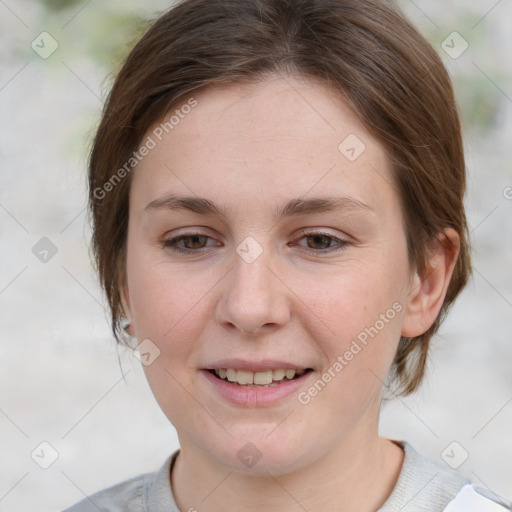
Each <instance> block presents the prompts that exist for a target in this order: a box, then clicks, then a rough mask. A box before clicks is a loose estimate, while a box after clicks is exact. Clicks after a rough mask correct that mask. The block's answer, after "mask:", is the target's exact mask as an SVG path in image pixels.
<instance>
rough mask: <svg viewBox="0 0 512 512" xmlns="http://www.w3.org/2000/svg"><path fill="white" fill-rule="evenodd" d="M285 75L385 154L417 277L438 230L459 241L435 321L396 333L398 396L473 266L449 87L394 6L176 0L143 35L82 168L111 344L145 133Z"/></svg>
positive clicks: (118, 328) (418, 372)
mask: <svg viewBox="0 0 512 512" xmlns="http://www.w3.org/2000/svg"><path fill="white" fill-rule="evenodd" d="M283 71H284V72H288V73H292V74H295V75H297V76H304V77H314V78H320V79H321V80H323V81H324V83H326V84H328V85H330V86H333V87H335V88H336V89H337V90H338V91H339V93H340V95H341V97H342V98H343V99H344V100H345V101H346V102H347V103H348V104H349V105H350V107H351V108H352V109H353V110H354V112H355V113H356V114H357V115H358V117H359V118H360V119H361V121H362V122H363V123H364V125H365V126H366V127H367V129H368V130H369V131H370V132H371V133H372V134H373V135H374V136H375V137H376V138H377V139H378V140H379V141H380V142H381V143H382V145H383V146H384V148H385V149H386V152H387V155H388V158H389V160H390V162H391V164H392V168H393V173H394V181H395V183H394V186H395V187H396V189H397V193H398V195H399V197H400V200H401V206H402V211H403V216H404V221H405V231H406V237H407V246H408V255H409V262H410V265H411V268H413V269H415V270H416V271H418V272H420V273H423V272H425V268H426V262H427V258H428V256H429V250H430V247H431V244H432V242H433V241H435V238H436V235H437V234H438V233H439V232H441V231H442V230H443V229H444V228H447V227H450V228H453V229H455V230H456V231H457V233H458V234H459V236H460V252H459V255H458V259H457V262H456V265H455V270H454V273H453V276H452V279H451V282H450V285H449V288H448V291H447V295H446V298H445V301H444V304H443V306H442V308H441V311H440V313H439V315H438V318H437V319H436V321H435V322H434V324H433V325H432V326H431V327H430V329H428V331H427V332H425V333H424V334H423V335H421V336H418V337H416V338H402V339H401V340H400V343H399V346H398V350H397V353H396V356H395V360H394V362H393V365H392V368H391V372H390V375H391V376H392V377H393V381H394V382H395V384H397V385H398V388H399V389H400V391H401V393H402V394H409V393H411V392H412V391H414V390H415V389H416V388H417V387H418V386H419V384H420V382H421V380H422V378H423V376H424V373H425V365H426V361H427V354H428V347H429V342H430V339H431V337H432V335H433V334H434V333H435V332H436V331H437V329H438V328H439V325H440V323H441V321H442V320H443V318H444V316H445V314H446V312H447V310H448V308H449V307H450V306H451V304H452V303H453V301H454V300H455V298H456V297H457V295H458V294H459V292H460V291H461V290H462V288H463V287H464V285H465V284H466V282H467V280H468V277H469V275H470V273H471V265H470V255H469V245H468V230H467V223H466V217H465V212H464V205H463V198H464V193H465V186H466V177H465V163H464V154H463V145H462V136H461V126H460V120H459V115H458V111H457V107H456V103H455V99H454V94H453V88H452V84H451V81H450V78H449V76H448V74H447V71H446V69H445V67H444V66H443V64H442V62H441V59H440V58H439V56H438V55H437V54H436V52H435V51H434V49H433V48H432V47H431V46H430V44H429V43H428V42H427V41H426V40H425V39H424V38H423V36H422V35H421V34H420V33H419V32H418V31H417V30H416V29H415V28H414V27H413V26H412V25H411V23H410V22H409V21H408V20H407V19H406V18H405V17H404V16H403V14H402V13H401V12H400V11H399V9H398V8H397V7H396V6H395V5H394V3H393V2H391V1H378V0H184V1H181V2H179V3H178V4H176V5H175V6H174V7H172V8H171V9H170V10H169V11H167V12H166V13H165V14H163V15H162V16H161V17H160V18H158V19H157V20H156V21H155V22H154V23H153V24H152V25H151V26H150V27H149V29H148V30H147V32H146V33H145V35H144V36H143V37H142V38H141V39H140V41H139V42H138V43H137V44H136V46H135V47H134V48H133V50H132V51H131V52H130V54H129V55H128V57H127V59H126V61H125V62H124V65H123V66H122V68H121V70H120V71H119V73H118V74H117V77H116V79H115V82H114V85H113V87H112V90H111V92H110V95H109V97H108V99H107V102H106V104H105V107H104V111H103V116H102V119H101V123H100V125H99V128H98V131H97V134H96V137H95V139H94V142H93V147H92V150H91V154H90V161H89V207H90V213H91V217H92V223H93V238H92V251H93V253H94V256H95V261H96V266H97V271H98V275H99V278H100V281H101V284H102V286H103V288H104V290H105V292H106V296H107V299H108V302H109V306H110V309H111V314H112V330H113V333H114V336H115V337H116V339H117V340H118V342H120V343H123V330H122V321H123V317H124V313H123V308H122V304H121V295H120V293H121V290H120V283H123V282H124V277H125V251H126V241H127V228H128V211H129V189H130V182H131V175H132V173H130V172H129V171H130V168H129V167H128V168H127V167H126V163H127V162H129V161H131V160H130V159H131V158H133V153H134V152H135V151H136V150H137V148H138V146H139V144H141V141H142V137H143V136H144V134H145V133H146V131H147V130H148V128H149V127H150V125H152V124H153V123H154V122H156V121H158V120H160V119H161V118H162V116H163V115H164V114H166V113H167V112H168V111H169V109H170V108H171V107H173V106H175V105H177V104H178V103H179V102H181V101H183V100H185V99H186V98H187V97H190V95H192V93H193V92H195V91H198V90H199V89H202V88H205V87H207V86H208V85H211V84H220V83H225V84H231V83H254V82H256V81H258V80H264V79H265V77H268V76H269V74H271V73H280V72H283ZM340 142H341V141H340ZM123 166H124V167H123ZM134 167H136V165H135V166H134ZM122 168H124V169H125V171H124V172H122V171H121V169H122ZM376 179H377V178H376ZM444 243H446V242H444Z"/></svg>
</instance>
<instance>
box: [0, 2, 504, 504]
mask: <svg viewBox="0 0 512 512" xmlns="http://www.w3.org/2000/svg"><path fill="white" fill-rule="evenodd" d="M171 4H172V2H169V1H160V0H154V1H152V2H144V1H142V0H131V1H130V2H122V1H121V0H108V1H101V2H100V1H98V0H88V1H87V0H71V1H69V0H44V1H42V0H39V1H37V2H36V1H30V0H0V31H1V33H2V34H3V36H2V39H3V44H2V45H1V46H0V125H1V131H0V173H1V174H0V244H1V245H0V247H1V250H0V333H1V337H2V338H1V343H0V432H1V436H2V438H1V439H2V444H1V446H2V448H1V450H2V451H1V456H0V510H1V511H4V512H10V511H19V510H23V511H24V512H31V511H36V510H37V511H39V512H41V511H43V512H46V511H57V510H61V509H63V508H65V507H67V506H70V505H71V504H72V503H75V502H76V501H78V500H80V499H82V498H84V497H85V495H88V494H91V493H93V492H95V491H97V490H100V489H103V488H105V487H107V486H110V485H113V484H115V483H117V482H120V481H121V480H124V479H126V478H130V477H132V476H135V475H137V474H140V473H143V472H147V471H154V470H156V469H157V468H159V467H160V465H161V464H162V463H163V461H164V460H165V458H166V457H167V456H168V455H169V454H170V453H171V452H172V451H174V450H175V449H176V448H177V447H178V441H177V437H176V433H175V431H174V428H173V427H172V426H171V425H170V424H169V422H168V420H167V419H166V418H165V416H164V415H163V413H162V412H161V410H160V409H159V407H158V405H157V403H156V401H155V399H154V398H153V396H152V394H151V392H150V390H149V387H148V385H147V383H146V380H145V378H144V374H143V372H142V370H141V367H140V363H139V361H138V360H137V359H136V358H135V357H134V355H133V353H132V352H131V351H128V350H127V349H121V348H117V347H116V344H115V342H114V340H113V338H112V336H111V334H110V330H109V325H110V324H109V319H108V315H107V313H106V309H105V301H104V299H103V296H102V293H101V290H100V289H99V286H98V284H97V280H96V277H95V275H94V273H93V270H92V266H91V261H90V257H89V249H88V243H89V238H90V229H89V225H88V221H87V215H86V187H85V168H86V158H87V151H88V148H89V145H90V141H91V138H92V135H93V133H94V129H95V127H96V126H97V123H98V120H99V115H100V111H101V107H102V100H104V98H105V95H106V93H107V91H108V87H109V85H110V83H111V76H112V74H113V73H114V72H115V70H116V69H117V68H118V66H119V62H120V59H122V58H123V56H125V55H126V53H127V52H128V51H129V49H130V47H131V45H132V44H133V43H134V41H135V40H136V39H137V37H138V36H139V35H140V34H141V33H142V32H143V31H144V29H145V27H146V26H147V23H148V20H150V19H154V18H155V17H157V16H158V14H159V13H160V12H161V11H163V10H165V9H166V8H168V7H169V6H170V5H171ZM400 4H401V5H402V6H403V8H404V10H405V11H406V12H407V14H408V15H409V17H410V18H411V19H412V20H413V21H414V22H415V24H416V25H417V26H418V27H419V29H420V30H421V32H422V33H423V34H424V35H425V36H426V37H427V38H428V40H429V41H430V42H431V43H432V45H433V46H434V47H435V48H436V50H437V51H438V52H439V54H440V55H441V57H442V58H443V60H444V61H445V63H446V65H447V67H448V69H449V71H450V73H451V75H452V77H453V81H454V84H455V88H456V94H457V96H458V99H459V103H460V109H461V113H462V118H463V122H464V126H465V134H466V135H465V142H466V150H467V164H468V173H469V183H468V196H467V213H468V218H469V222H470V226H471V236H472V243H473V257H474V267H475V271H474V277H473V280H472V281H471V283H470V285H469V286H468V287H467V289H466V290H465V292H464V293H463V295H462V296H461V297H460V299H459V300H458V302H457V304H456V305H455V307H454V309H453V310H452V312H451V316H449V318H448V320H447V321H446V322H445V324H444V325H443V327H442V329H441V331H440V333H439V335H438V336H437V337H436V338H435V339H434V342H433V345H432V352H431V360H430V366H429V370H428V376H427V380H426V382H425V383H424V385H423V387H422V388H421V390H420V391H419V392H418V393H416V394H415V395H413V396H411V397H408V398H407V399H397V400H395V401H392V402H389V403H385V404H384V405H383V410H382V421H381V433H382V435H384V436H388V437H391V438H394V439H406V440H408V441H409V442H410V443H411V444H412V445H413V446H414V447H415V448H416V449H417V450H418V451H420V452H421V453H422V454H423V455H426V456H429V457H431V458H434V459H436V460H439V461H441V462H443V461H444V462H445V463H448V464H450V465H452V466H453V467H457V468H458V471H460V472H461V473H463V474H465V475H466V476H468V477H469V478H470V479H471V480H473V481H474V482H475V483H477V484H478V485H480V486H482V487H485V488H488V489H490V490H492V491H493V492H495V493H497V494H500V495H502V496H505V497H508V498H509V499H512V465H511V463H510V461H511V460H512V438H511V434H510V433H511V432H512V428H511V427H512V365H511V362H512V343H511V339H512V315H511V313H512V272H511V264H512V169H511V166H512V163H511V162H512V61H511V59H510V55H512V31H511V30H510V20H511V19H512V3H511V2H508V1H497V0H473V1H472V2H471V3H469V2H463V1H462V0H460V1H455V0H429V1H428V2H425V1H422V2H420V1H419V0H417V1H415V2H413V1H411V0H403V1H401V2H400ZM121 369H122V371H121ZM123 374H124V377H123ZM41 443H43V444H41ZM45 467H46V469H45Z"/></svg>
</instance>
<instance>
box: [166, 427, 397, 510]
mask: <svg viewBox="0 0 512 512" xmlns="http://www.w3.org/2000/svg"><path fill="white" fill-rule="evenodd" d="M361 434H362V433H361V431H359V432H354V434H353V435H352V436H349V437H347V438H345V439H343V441H342V442H340V443H339V444H338V445H337V446H336V447H335V448H334V449H332V450H329V451H328V453H326V454H325V455H324V456H323V457H320V458H318V459H316V460H315V461H314V462H312V463H310V464H308V465H307V466H303V467H301V468H300V469H298V470H295V471H293V472H290V473H286V474H281V475H279V476H273V475H271V474H270V473H268V472H267V473H266V475H257V476H255V475H248V474H245V473H240V472H236V471H233V470H232V469H231V468H228V467H226V466H223V465H221V464H218V463H217V461H213V459H211V457H209V456H207V455H206V454H204V452H203V451H202V450H200V449H198V448H197V447H196V446H195V445H193V444H191V443H190V444H189V443H181V444H182V447H181V450H180V454H179V456H178V458H177V460H176V462H175V465H174V468H173V472H172V477H171V483H172V488H173V493H174V497H175V500H176V504H177V505H178V507H179V509H180V510H190V509H192V510H193V509H197V510H205V511H208V512H221V511H222V512H224V511H225V510H226V506H227V505H229V508H230V509H234V508H235V507H236V510H238V511H240V512H246V511H247V512H256V511H258V512H260V511H261V510H265V511H266V512H274V511H280V512H283V511H285V512H287V511H290V512H291V511H296V510H301V509H302V510H322V509H327V510H343V511H344V512H362V511H374V510H378V508H380V507H381V505H382V504H383V503H384V502H385V500H386V499H387V497H388V496H389V495H390V494H391V491H392V490H393V487H394V486H395V484H396V481H397V479H398V476H399V474H400V470H401V467H402V462H403V451H402V449H401V448H400V447H399V446H398V445H396V444H395V443H393V442H392V441H390V440H388V439H383V438H380V437H379V436H378V433H377V430H376V429H375V432H374V433H373V435H372V436H371V437H368V435H367V434H368V432H364V434H365V435H364V436H363V435H361Z"/></svg>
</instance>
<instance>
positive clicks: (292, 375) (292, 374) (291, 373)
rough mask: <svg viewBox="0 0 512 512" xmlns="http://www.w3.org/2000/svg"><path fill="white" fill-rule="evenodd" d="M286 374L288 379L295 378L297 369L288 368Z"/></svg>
mask: <svg viewBox="0 0 512 512" xmlns="http://www.w3.org/2000/svg"><path fill="white" fill-rule="evenodd" d="M285 375H286V378H287V379H293V377H295V370H286V373H285Z"/></svg>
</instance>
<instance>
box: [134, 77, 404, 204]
mask: <svg viewBox="0 0 512 512" xmlns="http://www.w3.org/2000/svg"><path fill="white" fill-rule="evenodd" d="M189 100H190V98H188V99H187V100H185V101H183V102H181V103H180V104H178V105H176V106H175V107H173V109H172V111H171V112H168V113H166V115H165V116H163V117H162V119H160V120H159V121H158V122H156V123H154V125H153V126H151V127H150V129H149V130H148V131H147V133H146V134H145V137H144V139H143V140H148V137H149V138H151V139H152V141H153V142H154V148H152V149H151V150H150V151H149V153H148V154H147V156H145V157H144V158H143V159H142V161H141V162H140V163H139V164H138V166H137V168H136V171H135V174H134V177H133V178H134V179H133V183H132V193H133V194H132V195H133V196H135V197H133V201H135V202H139V200H140V204H139V207H144V206H145V205H147V203H149V202H150V201H152V200H155V199H156V198H158V197H159V196H161V195H162V194H163V193H165V192H173V193H177V194H182V195H183V194H186V195H189V196H190V195H197V196H201V197H211V198H212V199H213V200H215V202H223V203H225V205H226V208H227V209H229V208H230V206H231V205H230V204H229V203H237V202H240V201H241V202H246V203H247V204H248V203H252V202H258V203H260V204H262V203H263V202H264V200H265V199H269V201H273V206H275V203H276V201H277V202H281V201H284V200H285V199H286V198H289V197H303V196H305V195H307V194H312V195H316V196H317V195H329V196H332V195H336V194H339V195H343V196H346V195H351V196H353V197H354V198H355V199H357V200H360V201H362V202H365V203H373V204H375V205H376V206H377V207H378V205H379V204H381V203H383V201H384V202H386V201H385V200H387V201H396V199H397V198H396V197H395V196H394V191H393V187H392V186H391V185H390V184H391V183H392V176H391V171H390V169H389V165H388V159H387V157H386V154H385V151H384V148H383V147H382V145H381V144H380V143H379V142H378V141H377V140H376V139H375V138H374V137H373V136H372V135H371V134H370V133H369V132H368V131H367V130H366V128H365V127H364V126H363V124H362V123H361V121H360V120H359V119H358V117H357V116H356V115H355V114H354V113H353V112H352V111H351V110H350V108H349V107H348V106H347V105H346V103H345V102H344V101H343V100H342V98H341V96H340V94H339V93H337V92H336V91H334V90H332V89H330V88H328V87H327V85H326V84H324V83H323V82H321V81H319V80H318V81H317V80H315V79H309V78H308V79H304V78H293V77H275V78H269V79H267V80H265V81H262V82H259V83H251V84H243V85H241V84H230V85H223V86H213V87H209V88H206V89H203V90H200V91H198V92H197V93H195V94H194V95H193V100H194V102H195V106H194V107H193V108H183V105H185V104H187V102H188V104H190V101H189ZM171 117H172V121H173V122H172V123H171V122H169V121H170V120H171ZM142 202H145V204H142Z"/></svg>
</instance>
